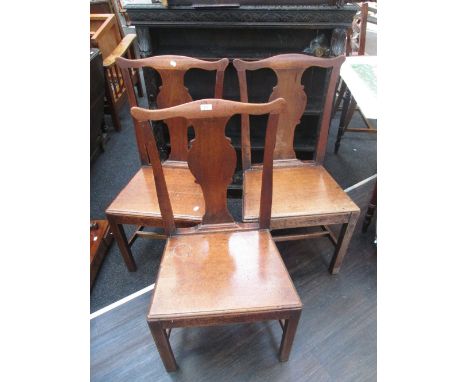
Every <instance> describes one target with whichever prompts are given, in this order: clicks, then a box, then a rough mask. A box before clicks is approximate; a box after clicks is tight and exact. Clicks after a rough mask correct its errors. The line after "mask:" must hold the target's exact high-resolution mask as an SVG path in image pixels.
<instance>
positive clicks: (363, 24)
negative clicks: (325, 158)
mask: <svg viewBox="0 0 468 382" xmlns="http://www.w3.org/2000/svg"><path fill="white" fill-rule="evenodd" d="M359 8H360V10H359V12H358V13H357V14H356V17H355V18H354V20H353V24H352V27H351V28H350V29H349V30H348V32H347V38H346V55H347V56H363V55H365V54H366V35H367V19H368V13H369V4H368V3H367V2H364V3H360V4H359ZM342 101H343V107H342V110H341V117H340V122H339V127H338V134H337V136H336V141H335V154H337V153H338V151H339V149H340V144H341V139H342V138H343V135H344V133H345V132H347V131H348V132H359V133H363V132H364V133H376V132H377V129H376V128H375V127H374V126H372V124H371V123H369V121H368V120H367V118H366V117H365V116H364V115H363V114H362V112H361V109H360V108H359V107H358V105H357V103H356V100H355V99H354V97H353V95H352V94H351V92H350V91H349V89H348V87H347V86H346V84H345V83H344V82H343V81H341V84H340V87H339V91H338V96H337V98H336V101H335V106H334V112H333V114H334V113H335V112H336V111H337V110H338V108H339V105H340V104H341V102H342ZM355 112H358V113H359V116H360V117H361V119H362V121H363V122H364V123H365V125H366V127H364V128H356V127H349V124H350V122H351V119H352V117H353V115H354V113H355Z"/></svg>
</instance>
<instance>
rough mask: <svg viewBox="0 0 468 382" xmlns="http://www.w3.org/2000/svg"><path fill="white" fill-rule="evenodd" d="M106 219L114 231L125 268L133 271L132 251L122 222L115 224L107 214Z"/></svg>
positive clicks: (134, 265) (134, 269)
mask: <svg viewBox="0 0 468 382" xmlns="http://www.w3.org/2000/svg"><path fill="white" fill-rule="evenodd" d="M107 220H108V221H109V225H110V228H111V230H112V232H113V233H114V237H115V240H116V241H117V245H118V246H119V249H120V253H121V255H122V257H123V259H124V261H125V264H126V265H127V269H128V270H129V271H130V272H135V271H136V264H135V260H134V259H133V256H132V251H131V250H130V246H129V245H128V241H127V236H126V235H125V231H124V229H123V226H122V224H117V223H116V222H114V220H113V219H112V218H110V217H109V216H108V217H107Z"/></svg>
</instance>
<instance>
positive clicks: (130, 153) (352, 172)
mask: <svg viewBox="0 0 468 382" xmlns="http://www.w3.org/2000/svg"><path fill="white" fill-rule="evenodd" d="M143 99H144V98H143ZM143 99H142V101H141V105H142V106H146V105H145V104H144V101H143ZM338 116H339V113H338ZM120 118H121V124H122V130H121V131H120V132H114V131H112V123H111V121H110V120H107V117H106V121H107V125H108V126H110V133H109V136H110V139H109V141H108V142H107V145H106V151H105V152H104V153H102V154H101V155H99V156H98V157H97V158H96V160H95V161H94V163H92V165H91V190H90V191H91V199H90V203H91V208H90V209H91V211H90V218H92V219H103V218H105V213H104V211H105V209H106V208H107V206H108V205H109V204H110V203H111V201H112V200H113V199H114V198H115V196H116V195H117V193H118V192H119V191H120V190H121V189H122V188H123V187H124V186H125V184H126V183H127V182H128V181H129V180H130V179H131V177H132V176H133V175H134V174H135V172H136V171H137V170H138V168H139V167H140V162H139V158H138V151H137V148H136V142H135V136H134V132H133V124H132V120H131V118H130V114H129V111H128V108H123V109H122V112H121V115H120ZM351 125H352V126H356V127H364V124H363V123H362V122H361V121H360V120H359V118H358V117H355V118H354V119H353V122H352V124H351ZM337 128H338V119H337V118H335V119H334V120H333V121H332V124H331V129H330V135H329V140H328V150H327V156H326V158H325V167H326V168H327V170H328V171H329V172H330V173H331V175H332V176H333V177H334V178H335V179H336V181H337V182H338V183H339V184H340V185H341V187H343V189H345V188H347V187H350V186H352V185H354V184H356V183H358V182H360V181H361V180H363V179H366V178H368V177H369V176H372V175H374V174H375V173H376V172H377V158H376V135H375V134H366V133H348V134H345V136H344V137H343V139H342V141H341V147H340V152H339V153H338V154H337V155H335V154H334V153H333V147H334V142H335V138H336V132H337ZM229 208H230V209H231V211H232V213H233V216H234V218H236V219H240V211H241V204H240V200H236V199H230V200H229ZM133 229H134V227H127V233H128V234H130V233H131V232H132V230H133ZM282 244H283V245H286V244H287V243H286V244H285V243H282ZM163 248H164V241H161V240H146V239H138V240H136V241H135V243H134V245H133V246H132V252H133V254H134V256H135V261H136V263H137V267H138V269H137V271H136V272H132V273H131V272H128V271H127V268H126V267H125V264H124V262H123V260H122V258H121V256H120V252H119V250H118V248H117V245H116V243H113V245H112V247H111V248H110V250H109V252H108V254H107V256H106V258H105V259H104V261H103V264H102V267H101V270H100V272H99V274H98V276H97V279H96V282H95V284H94V287H93V289H92V291H91V307H90V308H91V312H94V311H96V310H98V309H100V308H103V307H104V306H106V305H109V304H111V303H113V302H115V301H117V300H119V299H121V298H123V297H125V296H128V295H129V294H131V293H134V292H136V291H138V290H140V289H142V288H144V287H146V286H148V285H150V284H152V283H154V280H155V277H156V271H157V267H158V265H159V261H160V258H161V254H162V251H163Z"/></svg>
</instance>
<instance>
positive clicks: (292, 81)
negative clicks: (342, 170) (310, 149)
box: [233, 54, 345, 170]
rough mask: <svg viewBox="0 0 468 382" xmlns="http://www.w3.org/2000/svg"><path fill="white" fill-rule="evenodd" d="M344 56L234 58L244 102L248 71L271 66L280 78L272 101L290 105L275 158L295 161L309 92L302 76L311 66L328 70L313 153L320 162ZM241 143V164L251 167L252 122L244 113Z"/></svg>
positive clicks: (282, 118) (282, 117) (283, 116)
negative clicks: (297, 132)
mask: <svg viewBox="0 0 468 382" xmlns="http://www.w3.org/2000/svg"><path fill="white" fill-rule="evenodd" d="M344 60H345V58H344V56H339V57H335V58H321V57H313V56H307V55H304V54H282V55H277V56H273V57H270V58H266V59H263V60H258V61H242V60H240V59H235V60H234V62H233V64H234V67H235V68H236V70H237V73H238V78H239V88H240V97H241V101H242V102H248V89H247V79H246V70H258V69H265V68H267V69H272V70H273V71H274V72H275V74H276V78H277V84H276V86H275V87H274V88H273V91H272V93H271V95H270V99H269V101H272V100H274V99H277V98H280V97H281V98H284V99H285V100H286V101H287V108H286V110H285V112H284V113H282V114H281V115H280V116H279V121H278V132H277V137H276V147H275V151H274V155H273V159H274V160H275V161H276V160H294V159H296V154H295V151H294V131H295V129H296V126H297V125H298V124H299V122H300V119H301V117H302V115H303V113H304V111H305V109H306V105H307V95H306V93H305V92H304V86H303V85H302V83H301V81H302V75H303V74H304V72H305V70H306V69H308V68H311V67H320V68H325V69H328V71H329V75H328V81H327V82H326V84H325V89H326V95H325V99H324V103H323V105H322V106H323V108H322V113H321V121H320V125H319V131H318V137H317V144H316V149H315V153H314V161H315V162H316V163H319V164H321V163H322V162H323V159H324V157H325V151H326V145H327V139H328V129H329V125H330V115H331V108H332V103H333V96H334V94H333V93H334V90H335V87H336V83H337V80H338V76H339V71H340V67H341V64H342V63H343V62H344ZM241 136H242V137H241V140H242V142H241V146H242V167H243V169H244V170H246V169H249V168H250V167H251V165H252V163H251V145H250V124H249V117H248V116H247V115H242V118H241Z"/></svg>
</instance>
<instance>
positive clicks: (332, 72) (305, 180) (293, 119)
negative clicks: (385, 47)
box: [234, 54, 359, 274]
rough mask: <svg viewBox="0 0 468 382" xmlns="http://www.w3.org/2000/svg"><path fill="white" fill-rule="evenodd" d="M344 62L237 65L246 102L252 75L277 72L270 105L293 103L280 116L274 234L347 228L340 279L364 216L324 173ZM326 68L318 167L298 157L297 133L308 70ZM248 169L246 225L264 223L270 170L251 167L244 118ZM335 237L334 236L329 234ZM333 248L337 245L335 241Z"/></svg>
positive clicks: (274, 60)
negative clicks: (263, 187)
mask: <svg viewBox="0 0 468 382" xmlns="http://www.w3.org/2000/svg"><path fill="white" fill-rule="evenodd" d="M344 59H345V58H344V56H340V57H336V58H318V57H311V56H306V55H302V54H283V55H278V56H273V57H270V58H267V59H264V60H259V61H250V62H249V61H242V60H234V66H235V67H236V69H237V72H238V75H239V87H240V93H241V100H242V101H246V100H248V96H249V95H248V89H247V80H246V71H247V70H259V69H265V68H268V69H271V70H273V71H274V72H275V74H276V77H277V80H278V83H277V85H276V86H275V87H274V88H273V91H272V93H271V95H270V100H273V99H276V98H278V97H282V98H284V99H285V100H286V101H287V105H288V106H287V109H286V111H285V113H283V114H281V115H279V122H278V132H277V136H276V147H275V152H274V156H273V159H274V160H273V186H272V189H273V191H272V194H271V195H272V198H273V200H272V212H271V223H270V226H271V228H272V229H283V228H299V227H314V226H322V225H328V224H343V227H344V230H342V232H341V233H342V235H340V237H339V238H338V239H337V240H335V241H336V249H335V256H334V257H333V258H332V262H331V264H330V272H331V273H332V274H336V273H338V272H339V270H340V265H341V263H342V261H343V257H344V255H345V253H346V249H347V245H348V243H349V240H350V238H351V235H352V233H353V230H354V226H355V223H356V220H357V218H358V216H359V208H358V207H357V206H356V205H355V204H354V203H353V202H352V200H351V199H350V198H349V197H348V196H347V195H346V193H345V192H344V191H343V190H342V189H341V188H340V186H339V185H338V184H337V183H336V182H335V181H334V179H333V178H332V177H331V176H330V175H329V174H328V172H327V171H326V170H325V169H324V168H323V167H322V162H323V160H324V157H325V151H326V145H327V138H328V129H329V126H330V116H331V109H332V106H333V105H332V104H333V96H334V91H335V88H336V83H337V79H338V75H339V70H340V67H341V65H342V63H343V62H344ZM314 67H319V68H326V69H327V70H328V72H329V77H328V82H327V87H326V88H325V94H326V97H325V101H324V106H323V111H322V116H321V122H320V128H319V131H318V138H317V145H316V149H315V156H314V160H313V161H307V162H306V161H301V160H298V159H297V158H296V154H295V151H294V145H293V143H294V131H295V128H296V126H297V125H298V123H299V122H300V119H301V117H302V115H303V113H304V111H305V107H306V101H307V97H306V94H305V92H304V87H303V86H302V84H301V80H302V76H303V74H304V71H305V70H306V69H308V68H314ZM241 122H242V164H243V169H244V174H243V175H244V183H243V195H244V198H243V221H245V222H253V221H256V220H257V219H258V216H259V215H258V210H259V205H260V202H259V182H260V179H261V176H262V172H263V171H264V169H265V166H263V167H262V166H261V165H253V164H252V163H251V153H250V151H251V144H250V123H249V117H248V116H246V115H243V116H242V121H241ZM324 233H325V234H327V235H329V231H328V230H325V231H324ZM317 236H319V237H320V236H323V233H320V234H316V233H308V234H304V233H303V232H301V233H298V234H297V235H294V234H292V233H289V234H288V235H286V236H275V238H276V240H278V241H286V240H302V239H305V238H313V237H317ZM332 242H333V240H332Z"/></svg>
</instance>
